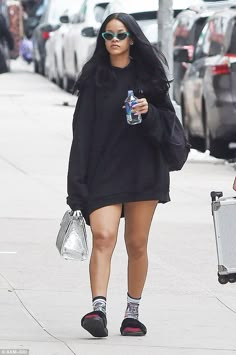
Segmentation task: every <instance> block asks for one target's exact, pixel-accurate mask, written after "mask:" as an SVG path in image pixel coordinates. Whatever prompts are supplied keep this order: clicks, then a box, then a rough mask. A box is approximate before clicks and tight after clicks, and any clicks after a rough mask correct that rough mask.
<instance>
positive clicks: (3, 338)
mask: <svg viewBox="0 0 236 355" xmlns="http://www.w3.org/2000/svg"><path fill="white" fill-rule="evenodd" d="M75 102H76V97H74V96H72V95H70V94H68V93H66V92H64V91H62V90H61V89H59V88H58V87H57V86H56V85H54V84H53V83H51V82H49V81H48V80H47V79H45V78H44V77H42V76H40V75H37V74H34V73H33V70H32V67H31V66H28V65H27V64H24V63H21V62H20V61H17V62H15V63H13V65H12V72H11V73H7V74H2V75H0V171H1V174H0V226H1V237H0V267H1V268H0V350H1V349H21V350H22V352H21V353H25V354H26V352H23V350H29V352H28V353H29V354H30V355H70V354H76V355H91V354H95V353H96V354H99V355H101V354H107V355H108V354H109V355H110V354H112V355H120V354H122V353H123V354H124V355H131V354H132V355H133V354H137V355H139V354H140V355H149V354H150V355H157V354H158V355H185V354H186V355H189V354H191V355H213V354H215V355H217V354H219V355H231V354H232V355H233V354H236V336H235V324H236V284H227V285H220V284H219V283H218V281H217V255H216V247H215V236H214V229H213V220H212V215H211V206H210V192H211V191H212V190H218V191H223V192H224V195H225V196H230V195H234V194H235V192H234V191H233V190H232V184H233V180H234V176H235V170H234V169H233V167H232V166H231V165H230V164H227V163H225V162H224V161H222V160H217V159H213V158H210V157H208V156H207V155H205V154H200V153H197V152H191V154H190V157H189V161H188V162H187V164H186V165H185V167H184V168H183V170H182V171H180V172H174V173H171V200H172V201H171V202H170V203H167V204H165V205H160V206H158V208H157V211H156V214H155V217H154V221H153V225H152V229H151V232H150V240H149V273H148V278H147V282H146V287H145V290H144V293H143V298H142V302H141V306H140V320H141V321H142V322H143V323H144V324H146V326H147V329H148V334H147V336H145V337H141V338H140V337H138V338H132V337H121V336H120V333H119V328H120V324H121V321H122V320H123V315H124V311H125V307H126V292H127V288H126V263H127V257H126V251H125V246H124V241H123V233H122V232H123V220H122V221H121V225H120V232H119V238H118V243H117V247H116V250H115V253H114V256H113V262H112V271H111V279H110V286H109V292H108V329H109V336H108V338H107V339H95V338H92V337H91V336H89V334H88V333H87V332H86V331H85V330H84V329H82V328H81V326H80V319H81V317H82V316H83V315H84V314H85V313H87V312H89V311H90V310H91V296H90V288H89V277H88V261H85V262H73V261H72V262H70V261H64V260H63V259H62V258H61V257H60V255H59V253H58V251H57V249H56V246H55V241H56V236H57V232H58V229H59V224H60V220H61V218H62V216H63V214H64V212H65V210H66V209H67V208H68V206H67V205H66V202H65V201H66V174H67V165H68V156H69V150H70V144H71V133H72V130H71V123H72V115H73V110H74V105H75ZM88 237H89V247H90V251H91V234H90V231H89V228H88Z"/></svg>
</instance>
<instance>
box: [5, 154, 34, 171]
mask: <svg viewBox="0 0 236 355" xmlns="http://www.w3.org/2000/svg"><path fill="white" fill-rule="evenodd" d="M0 159H2V160H3V161H4V162H5V163H7V164H8V165H10V166H11V167H12V168H14V169H16V170H18V171H19V172H21V173H22V174H24V175H28V174H27V172H26V171H24V170H23V169H21V168H19V167H18V166H17V165H15V164H14V163H12V162H11V161H10V160H8V159H6V158H4V157H3V156H1V155H0Z"/></svg>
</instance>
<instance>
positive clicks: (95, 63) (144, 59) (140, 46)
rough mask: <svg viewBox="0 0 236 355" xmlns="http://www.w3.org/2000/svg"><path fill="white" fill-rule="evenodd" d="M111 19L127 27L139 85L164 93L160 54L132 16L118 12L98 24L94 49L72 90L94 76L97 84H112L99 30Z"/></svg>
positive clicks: (165, 89) (103, 43)
mask: <svg viewBox="0 0 236 355" xmlns="http://www.w3.org/2000/svg"><path fill="white" fill-rule="evenodd" d="M113 19H116V20H119V21H121V22H122V23H123V24H124V25H125V26H126V27H127V30H128V32H129V33H130V36H131V38H132V40H133V42H134V44H133V45H132V46H130V57H131V58H132V61H133V63H134V65H135V72H136V76H137V82H138V85H139V87H144V88H145V87H146V88H147V87H148V90H154V91H155V93H156V94H162V95H163V94H165V93H166V92H167V91H168V89H169V86H170V82H169V80H168V79H167V75H166V72H165V70H164V66H163V64H165V65H167V63H166V59H165V57H164V55H163V54H162V53H161V52H160V51H159V50H158V49H157V48H156V47H154V46H152V45H151V43H150V42H149V41H148V39H147V38H146V37H145V35H144V33H143V31H142V30H141V28H140V27H139V25H138V23H137V22H136V21H135V19H134V17H133V16H131V15H129V14H126V13H122V12H119V13H113V14H111V15H109V16H108V17H107V18H106V19H105V21H104V22H103V24H102V25H101V28H100V30H99V33H98V37H97V43H96V48H95V51H94V53H93V55H92V57H91V59H90V60H89V61H88V62H87V63H86V64H85V65H84V67H83V69H82V71H81V73H80V75H79V78H78V80H77V82H76V84H75V91H79V90H80V89H81V88H82V87H83V86H84V85H86V83H87V82H88V81H89V80H90V79H91V78H92V77H95V78H96V85H97V86H99V87H103V86H109V85H110V87H112V83H113V81H114V80H115V77H114V73H113V71H112V67H111V64H110V56H109V53H108V51H107V49H106V47H105V41H104V39H103V38H102V33H103V32H105V30H106V26H107V24H108V23H109V22H110V21H111V20H113Z"/></svg>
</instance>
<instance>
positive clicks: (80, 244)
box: [56, 211, 88, 261]
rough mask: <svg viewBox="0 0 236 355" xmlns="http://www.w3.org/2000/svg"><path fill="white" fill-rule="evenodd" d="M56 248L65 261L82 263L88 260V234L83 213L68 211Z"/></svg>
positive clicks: (62, 222) (63, 220)
mask: <svg viewBox="0 0 236 355" xmlns="http://www.w3.org/2000/svg"><path fill="white" fill-rule="evenodd" d="M56 246H57V249H58V250H59V253H60V255H61V256H62V257H63V258H64V259H67V260H80V261H82V260H86V259H87V258H88V244H87V233H86V228H85V222H84V218H83V215H82V213H81V211H75V212H73V211H66V213H65V214H64V216H63V218H62V221H61V227H60V230H59V232H58V235H57V240H56Z"/></svg>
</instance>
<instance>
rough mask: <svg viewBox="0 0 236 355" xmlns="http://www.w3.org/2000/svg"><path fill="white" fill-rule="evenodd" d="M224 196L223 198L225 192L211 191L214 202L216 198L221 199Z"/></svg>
mask: <svg viewBox="0 0 236 355" xmlns="http://www.w3.org/2000/svg"><path fill="white" fill-rule="evenodd" d="M222 196H223V192H221V191H211V200H212V202H214V201H216V198H220V197H222Z"/></svg>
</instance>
